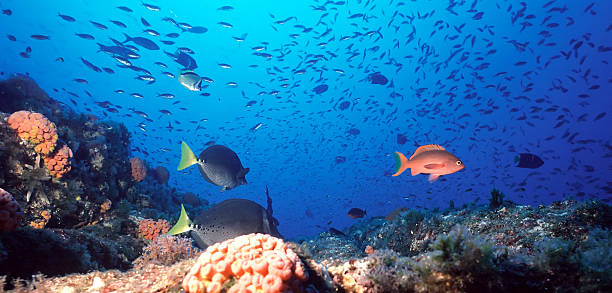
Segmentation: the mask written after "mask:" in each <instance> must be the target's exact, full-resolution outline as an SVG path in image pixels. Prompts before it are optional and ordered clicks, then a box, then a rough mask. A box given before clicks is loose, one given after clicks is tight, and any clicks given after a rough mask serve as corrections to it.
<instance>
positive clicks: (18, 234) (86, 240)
mask: <svg viewBox="0 0 612 293" xmlns="http://www.w3.org/2000/svg"><path fill="white" fill-rule="evenodd" d="M101 229H105V228H95V227H88V229H80V230H74V229H33V228H29V227H24V228H20V229H18V230H15V231H12V232H6V233H0V247H1V251H0V255H4V257H0V275H7V276H10V277H12V278H21V279H30V277H31V276H32V275H33V274H35V273H37V272H39V273H43V274H45V275H47V276H54V275H65V274H69V273H85V272H88V271H91V270H102V269H116V268H119V269H128V268H130V267H131V261H133V260H135V259H136V257H137V256H138V252H139V251H140V249H141V247H142V246H141V245H140V244H139V243H138V242H137V241H136V240H135V239H134V238H131V237H124V236H121V235H116V234H117V233H116V232H113V231H106V232H101V231H99V230H101ZM113 233H115V235H112V234H113ZM102 235H105V237H102Z"/></svg>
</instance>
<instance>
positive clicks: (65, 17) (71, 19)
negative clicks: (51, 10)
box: [57, 14, 75, 22]
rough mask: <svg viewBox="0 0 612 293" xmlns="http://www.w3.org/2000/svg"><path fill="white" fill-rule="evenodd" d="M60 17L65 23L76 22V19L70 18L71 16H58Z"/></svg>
mask: <svg viewBox="0 0 612 293" xmlns="http://www.w3.org/2000/svg"><path fill="white" fill-rule="evenodd" d="M57 15H58V16H59V17H61V18H62V19H63V20H65V21H69V22H74V21H75V19H74V17H72V16H70V15H63V14H57Z"/></svg>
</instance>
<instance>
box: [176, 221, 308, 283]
mask: <svg viewBox="0 0 612 293" xmlns="http://www.w3.org/2000/svg"><path fill="white" fill-rule="evenodd" d="M307 279H308V273H307V272H306V270H305V268H304V264H303V263H302V261H301V260H300V258H299V257H298V255H297V254H296V253H295V252H294V251H293V250H292V249H291V248H288V247H287V244H286V243H285V242H284V241H283V240H282V239H279V238H276V237H273V236H270V235H267V234H260V233H257V234H255V233H253V234H248V235H242V236H238V237H236V238H234V239H229V240H226V241H224V242H221V243H216V244H214V245H211V246H209V247H208V248H207V249H206V251H205V252H203V253H202V254H201V255H200V256H199V258H198V260H197V262H196V264H195V265H194V266H193V267H191V270H189V273H188V274H187V276H185V279H183V289H184V290H185V291H186V292H191V293H193V292H220V291H221V290H222V289H223V288H225V289H227V288H229V289H228V290H227V292H229V293H231V292H269V293H274V292H289V291H290V290H293V292H300V291H302V285H303V282H305V281H306V280H307Z"/></svg>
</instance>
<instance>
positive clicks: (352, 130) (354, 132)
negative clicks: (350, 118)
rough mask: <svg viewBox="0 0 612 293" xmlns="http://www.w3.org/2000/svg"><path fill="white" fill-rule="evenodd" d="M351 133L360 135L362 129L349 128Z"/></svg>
mask: <svg viewBox="0 0 612 293" xmlns="http://www.w3.org/2000/svg"><path fill="white" fill-rule="evenodd" d="M349 133H350V134H352V135H358V134H360V133H361V131H359V129H357V128H351V129H349Z"/></svg>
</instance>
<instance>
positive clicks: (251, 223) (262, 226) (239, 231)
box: [168, 198, 281, 249]
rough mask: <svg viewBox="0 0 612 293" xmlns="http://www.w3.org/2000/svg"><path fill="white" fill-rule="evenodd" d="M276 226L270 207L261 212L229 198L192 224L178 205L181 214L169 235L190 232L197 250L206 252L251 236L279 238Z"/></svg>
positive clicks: (253, 204) (251, 204)
mask: <svg viewBox="0 0 612 293" xmlns="http://www.w3.org/2000/svg"><path fill="white" fill-rule="evenodd" d="M276 226H278V221H277V220H276V219H275V218H274V217H273V216H272V209H271V206H270V205H268V209H264V207H262V206H261V205H259V204H258V203H256V202H254V201H250V200H248V199H241V198H232V199H226V200H224V201H222V202H220V203H218V204H216V205H214V206H213V207H212V208H210V209H208V210H206V211H204V212H202V213H200V214H199V215H198V216H197V217H196V218H195V220H194V221H193V222H192V221H191V220H190V219H189V216H187V212H186V211H185V208H184V207H183V205H181V215H180V217H179V219H178V221H177V222H176V224H175V225H174V226H173V227H172V229H170V231H168V234H169V235H176V234H180V233H185V232H190V234H191V238H193V239H194V240H195V242H196V243H197V245H198V247H200V248H201V249H206V247H208V246H210V245H213V244H215V243H218V242H222V241H225V240H227V239H231V238H235V237H238V236H240V235H246V234H250V233H265V234H269V235H272V236H275V237H281V235H280V233H279V232H278V229H277V228H276Z"/></svg>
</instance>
